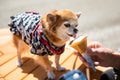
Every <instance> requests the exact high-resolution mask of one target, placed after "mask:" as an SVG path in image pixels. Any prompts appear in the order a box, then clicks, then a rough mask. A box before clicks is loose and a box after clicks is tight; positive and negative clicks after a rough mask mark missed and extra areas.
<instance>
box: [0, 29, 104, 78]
mask: <svg viewBox="0 0 120 80" xmlns="http://www.w3.org/2000/svg"><path fill="white" fill-rule="evenodd" d="M22 60H23V62H24V63H23V65H22V66H21V67H17V66H16V61H17V57H16V48H15V47H14V45H13V43H12V36H11V33H10V32H9V29H8V28H7V29H1V30H0V80H46V79H47V74H46V72H45V70H44V69H43V67H41V66H39V65H38V64H36V63H35V62H34V59H33V58H32V54H24V55H23V57H22ZM50 60H51V61H54V57H53V56H52V57H50ZM53 64H54V63H53ZM60 64H61V65H62V66H64V67H65V68H66V69H67V70H66V71H63V72H58V71H56V69H54V71H55V73H56V76H57V77H56V80H58V78H59V76H60V75H62V74H63V73H65V72H67V71H70V70H73V69H80V70H81V71H83V72H85V68H86V67H85V66H84V65H83V64H82V62H81V61H80V60H79V58H78V57H77V56H76V55H75V54H73V52H72V51H71V50H69V49H67V48H66V49H65V52H64V53H63V54H62V56H61V59H60ZM100 69H103V68H100ZM100 69H98V70H97V72H93V71H92V70H91V69H90V74H92V75H90V78H91V80H93V79H95V78H96V80H97V79H98V77H99V75H100V73H101V71H103V70H100Z"/></svg>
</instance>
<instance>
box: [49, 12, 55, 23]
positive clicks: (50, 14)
mask: <svg viewBox="0 0 120 80" xmlns="http://www.w3.org/2000/svg"><path fill="white" fill-rule="evenodd" d="M56 20H57V16H56V15H55V14H52V13H49V14H47V21H48V22H50V23H51V22H56Z"/></svg>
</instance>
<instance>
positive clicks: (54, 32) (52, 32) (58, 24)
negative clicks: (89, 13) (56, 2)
mask: <svg viewBox="0 0 120 80" xmlns="http://www.w3.org/2000/svg"><path fill="white" fill-rule="evenodd" d="M79 16H80V14H76V13H73V12H72V11H70V10H53V11H50V12H49V13H47V14H46V15H44V16H43V17H42V19H41V23H42V26H43V27H44V30H43V33H44V34H45V36H46V37H47V38H48V40H49V41H50V42H51V43H53V44H54V45H55V46H58V47H59V46H63V45H65V44H66V41H68V40H69V38H70V37H73V36H74V35H76V33H77V29H76V27H77V25H78V18H79ZM13 42H14V44H15V46H16V48H17V55H18V66H20V65H21V64H22V62H21V53H23V51H24V50H23V49H26V50H27V49H29V46H28V45H26V44H25V43H24V41H23V40H22V38H21V36H17V35H13ZM59 58H60V55H55V63H56V68H57V69H58V70H59V71H61V70H65V68H63V67H61V66H60V64H59ZM36 61H37V62H38V64H40V65H42V66H43V67H44V68H45V70H46V71H47V74H48V78H50V79H55V74H54V73H53V70H52V67H51V64H50V61H49V59H48V55H44V56H38V55H36Z"/></svg>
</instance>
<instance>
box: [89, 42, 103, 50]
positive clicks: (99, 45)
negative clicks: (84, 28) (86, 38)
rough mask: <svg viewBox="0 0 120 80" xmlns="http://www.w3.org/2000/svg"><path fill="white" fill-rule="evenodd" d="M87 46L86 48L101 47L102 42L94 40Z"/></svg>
mask: <svg viewBox="0 0 120 80" xmlns="http://www.w3.org/2000/svg"><path fill="white" fill-rule="evenodd" d="M87 47H88V48H99V47H102V44H101V43H99V42H97V41H94V42H91V43H89V44H88V45H87Z"/></svg>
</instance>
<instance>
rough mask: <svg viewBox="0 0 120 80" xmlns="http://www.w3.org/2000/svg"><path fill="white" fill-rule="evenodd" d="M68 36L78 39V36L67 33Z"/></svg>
mask: <svg viewBox="0 0 120 80" xmlns="http://www.w3.org/2000/svg"><path fill="white" fill-rule="evenodd" d="M67 35H68V36H70V37H73V38H75V37H76V34H68V33H67Z"/></svg>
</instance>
